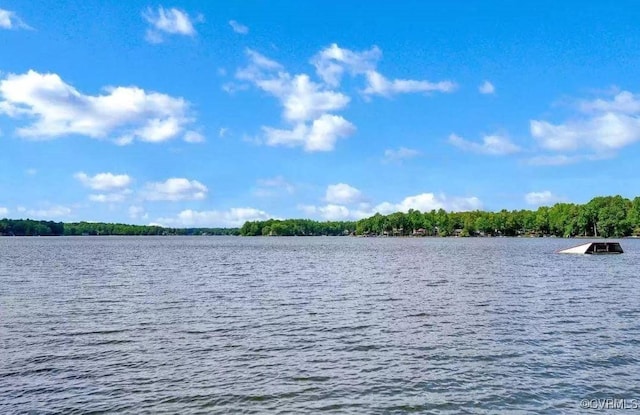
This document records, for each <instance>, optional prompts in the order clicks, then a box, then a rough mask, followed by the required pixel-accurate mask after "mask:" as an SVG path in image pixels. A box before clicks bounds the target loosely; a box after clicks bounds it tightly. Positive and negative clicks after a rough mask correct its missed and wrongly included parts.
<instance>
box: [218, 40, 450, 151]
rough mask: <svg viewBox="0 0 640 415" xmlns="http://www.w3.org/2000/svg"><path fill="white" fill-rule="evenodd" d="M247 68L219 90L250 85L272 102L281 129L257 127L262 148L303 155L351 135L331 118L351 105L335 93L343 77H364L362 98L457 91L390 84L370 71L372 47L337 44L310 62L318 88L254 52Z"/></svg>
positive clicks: (374, 57)
mask: <svg viewBox="0 0 640 415" xmlns="http://www.w3.org/2000/svg"><path fill="white" fill-rule="evenodd" d="M246 54H247V58H248V60H249V64H248V65H247V66H245V67H243V68H240V69H239V70H237V71H236V74H235V77H236V80H238V81H240V82H242V83H240V84H238V85H236V84H227V85H225V86H224V87H223V89H225V90H227V91H228V92H230V93H231V92H235V91H237V90H240V89H242V88H245V87H246V85H247V84H251V85H253V86H255V87H257V88H258V89H260V90H262V91H264V92H266V93H267V94H270V95H272V96H274V97H276V98H277V99H278V101H279V103H280V105H281V106H282V109H283V111H282V117H283V120H284V121H285V122H286V123H288V124H289V125H288V126H287V127H286V128H274V127H272V126H262V131H263V136H264V142H265V143H266V144H267V145H272V146H276V145H283V146H290V147H293V146H300V147H303V148H304V149H305V150H306V151H331V150H333V149H334V146H335V142H336V140H337V139H338V138H343V137H347V136H349V135H352V134H353V133H355V131H356V128H355V126H354V125H353V124H352V123H351V122H349V121H347V120H346V119H345V118H344V117H342V116H340V115H336V114H335V113H336V112H338V111H342V110H344V109H345V108H346V106H347V105H348V104H349V102H350V100H351V99H350V97H349V96H347V95H346V94H344V93H342V92H339V91H337V90H335V89H336V88H337V87H338V86H339V85H340V82H341V79H342V77H343V75H344V74H345V73H349V74H352V75H360V76H363V77H364V78H365V80H366V87H365V89H363V90H362V91H361V92H362V93H363V94H364V95H365V97H369V96H371V95H382V96H386V97H390V96H392V95H395V94H401V93H410V92H433V91H440V92H451V91H453V90H454V89H455V88H456V85H455V84H454V83H453V82H451V81H440V82H430V81H426V80H411V79H394V80H389V79H387V78H385V77H384V76H383V75H382V74H380V73H379V72H377V71H376V70H375V68H376V65H377V61H378V59H379V58H380V57H381V56H382V52H381V51H380V49H379V48H378V47H377V46H373V47H372V48H371V49H369V50H365V51H361V52H354V51H351V50H349V49H344V48H340V47H339V46H338V45H337V44H332V45H331V46H329V47H327V48H325V49H323V50H321V51H320V52H319V53H317V54H316V55H315V56H313V57H312V58H311V64H312V65H314V66H315V68H316V73H317V75H318V77H319V78H320V79H322V82H314V81H313V80H311V77H310V76H309V75H307V74H305V73H302V74H297V75H292V74H290V73H289V72H287V71H286V70H285V68H284V67H283V65H281V64H280V63H278V62H276V61H274V60H272V59H270V58H268V57H266V56H264V55H262V54H260V53H258V52H256V51H254V50H251V49H247V50H246Z"/></svg>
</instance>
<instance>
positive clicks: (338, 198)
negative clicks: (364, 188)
mask: <svg viewBox="0 0 640 415" xmlns="http://www.w3.org/2000/svg"><path fill="white" fill-rule="evenodd" d="M362 199H363V195H362V192H361V191H360V190H358V189H356V188H355V187H353V186H349V185H348V184H346V183H338V184H330V185H329V186H327V191H326V193H325V196H324V200H326V201H327V202H329V203H332V204H351V203H356V202H360V201H362Z"/></svg>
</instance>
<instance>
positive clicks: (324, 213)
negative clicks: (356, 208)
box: [298, 203, 352, 221]
mask: <svg viewBox="0 0 640 415" xmlns="http://www.w3.org/2000/svg"><path fill="white" fill-rule="evenodd" d="M298 208H299V209H300V210H302V211H303V212H304V213H305V214H306V215H308V216H313V217H321V218H322V219H324V220H336V221H337V220H349V219H351V218H352V214H351V212H350V211H349V209H348V208H347V207H346V206H342V205H336V204H332V203H330V204H328V205H325V206H312V205H301V206H298Z"/></svg>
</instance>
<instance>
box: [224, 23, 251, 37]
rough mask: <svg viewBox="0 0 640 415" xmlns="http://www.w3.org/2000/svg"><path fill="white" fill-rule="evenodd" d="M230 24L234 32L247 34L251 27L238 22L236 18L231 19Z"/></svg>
mask: <svg viewBox="0 0 640 415" xmlns="http://www.w3.org/2000/svg"><path fill="white" fill-rule="evenodd" d="M229 26H231V28H232V29H233V31H234V32H236V33H239V34H241V35H246V34H247V33H249V28H248V27H247V26H245V25H243V24H241V23H238V22H236V21H235V20H229Z"/></svg>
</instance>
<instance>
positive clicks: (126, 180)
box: [73, 172, 132, 190]
mask: <svg viewBox="0 0 640 415" xmlns="http://www.w3.org/2000/svg"><path fill="white" fill-rule="evenodd" d="M73 177H74V178H75V179H76V180H78V181H79V182H80V183H82V184H83V185H84V186H86V187H88V188H90V189H93V190H120V189H124V188H125V187H127V186H129V185H130V184H131V181H132V180H131V177H129V176H128V175H126V174H113V173H98V174H96V175H95V176H89V175H87V174H86V173H84V172H78V173H76V174H74V175H73Z"/></svg>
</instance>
